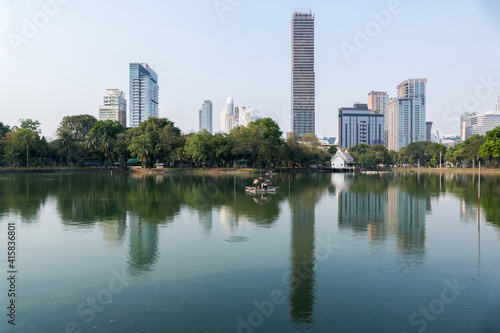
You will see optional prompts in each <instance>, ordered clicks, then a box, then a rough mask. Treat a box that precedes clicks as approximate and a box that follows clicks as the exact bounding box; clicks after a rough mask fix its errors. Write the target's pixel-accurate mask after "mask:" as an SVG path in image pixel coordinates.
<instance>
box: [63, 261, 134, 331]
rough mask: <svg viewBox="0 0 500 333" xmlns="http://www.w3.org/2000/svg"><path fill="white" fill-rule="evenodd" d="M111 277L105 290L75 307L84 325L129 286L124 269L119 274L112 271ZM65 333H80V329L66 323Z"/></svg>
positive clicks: (71, 323)
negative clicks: (114, 296)
mask: <svg viewBox="0 0 500 333" xmlns="http://www.w3.org/2000/svg"><path fill="white" fill-rule="evenodd" d="M111 274H113V277H112V278H111V279H110V280H109V282H108V285H107V288H103V289H101V290H99V292H97V294H96V295H92V296H90V297H87V299H86V300H85V302H81V303H80V304H78V306H77V307H76V313H77V314H78V316H80V317H82V318H85V319H84V323H85V324H90V323H91V322H92V321H94V319H95V317H96V312H97V313H98V312H102V311H103V310H104V309H105V307H106V306H108V305H109V304H111V303H112V301H113V295H117V294H120V293H121V292H123V290H124V289H125V288H127V287H128V286H129V285H130V277H128V276H127V273H126V269H125V268H123V269H122V272H121V274H120V273H118V272H117V271H116V270H114V269H113V270H112V271H111ZM64 329H65V330H64V331H65V332H66V333H81V332H82V329H81V328H80V326H79V325H78V324H77V323H76V322H74V321H68V322H67V323H66V326H65V327H64Z"/></svg>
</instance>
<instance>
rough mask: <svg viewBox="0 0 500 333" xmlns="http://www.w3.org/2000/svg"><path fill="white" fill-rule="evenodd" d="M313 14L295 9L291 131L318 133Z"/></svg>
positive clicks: (300, 133)
mask: <svg viewBox="0 0 500 333" xmlns="http://www.w3.org/2000/svg"><path fill="white" fill-rule="evenodd" d="M314 18H315V16H314V14H313V13H312V11H311V10H310V9H307V10H296V11H295V12H294V14H293V18H292V126H291V128H292V132H295V133H297V134H298V136H299V137H301V136H302V135H304V134H307V133H315V121H316V116H315V108H316V92H315V90H316V86H315V71H314Z"/></svg>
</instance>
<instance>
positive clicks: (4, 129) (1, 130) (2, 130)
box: [0, 121, 10, 138]
mask: <svg viewBox="0 0 500 333" xmlns="http://www.w3.org/2000/svg"><path fill="white" fill-rule="evenodd" d="M9 132H10V127H9V125H4V123H2V122H1V121H0V138H3V137H5V135H6V134H7V133H9Z"/></svg>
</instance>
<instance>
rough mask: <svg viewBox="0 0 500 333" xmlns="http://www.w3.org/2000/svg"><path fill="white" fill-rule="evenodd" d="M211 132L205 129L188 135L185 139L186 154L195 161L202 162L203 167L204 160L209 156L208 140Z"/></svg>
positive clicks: (209, 140)
mask: <svg viewBox="0 0 500 333" xmlns="http://www.w3.org/2000/svg"><path fill="white" fill-rule="evenodd" d="M211 139H212V134H211V133H210V132H208V131H207V130H206V129H204V130H202V131H201V132H199V133H195V134H193V135H192V136H190V137H189V138H188V139H187V141H186V155H187V156H188V157H189V158H191V159H192V160H193V161H194V162H196V163H202V165H203V167H205V162H206V161H207V160H209V159H210V157H211V155H212V154H211V153H212V150H211V146H210V142H211Z"/></svg>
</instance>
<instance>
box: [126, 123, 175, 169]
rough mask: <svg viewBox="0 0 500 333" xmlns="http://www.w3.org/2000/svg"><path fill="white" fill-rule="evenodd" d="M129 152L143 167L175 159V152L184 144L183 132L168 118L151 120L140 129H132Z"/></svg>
mask: <svg viewBox="0 0 500 333" xmlns="http://www.w3.org/2000/svg"><path fill="white" fill-rule="evenodd" d="M129 131H130V132H131V136H132V138H131V140H130V144H129V146H128V150H129V151H130V153H131V154H132V157H136V158H138V159H139V160H141V163H142V166H143V167H150V166H152V164H153V162H154V161H156V162H157V163H158V162H159V161H165V160H170V159H172V158H173V153H174V151H175V150H176V149H177V148H178V147H179V146H180V145H181V144H182V143H183V140H182V139H181V130H180V129H179V128H177V127H176V126H175V125H174V123H173V122H171V121H169V120H168V119H166V118H149V119H148V120H146V121H143V122H142V123H141V124H140V125H139V127H136V128H132V129H130V130H129Z"/></svg>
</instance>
